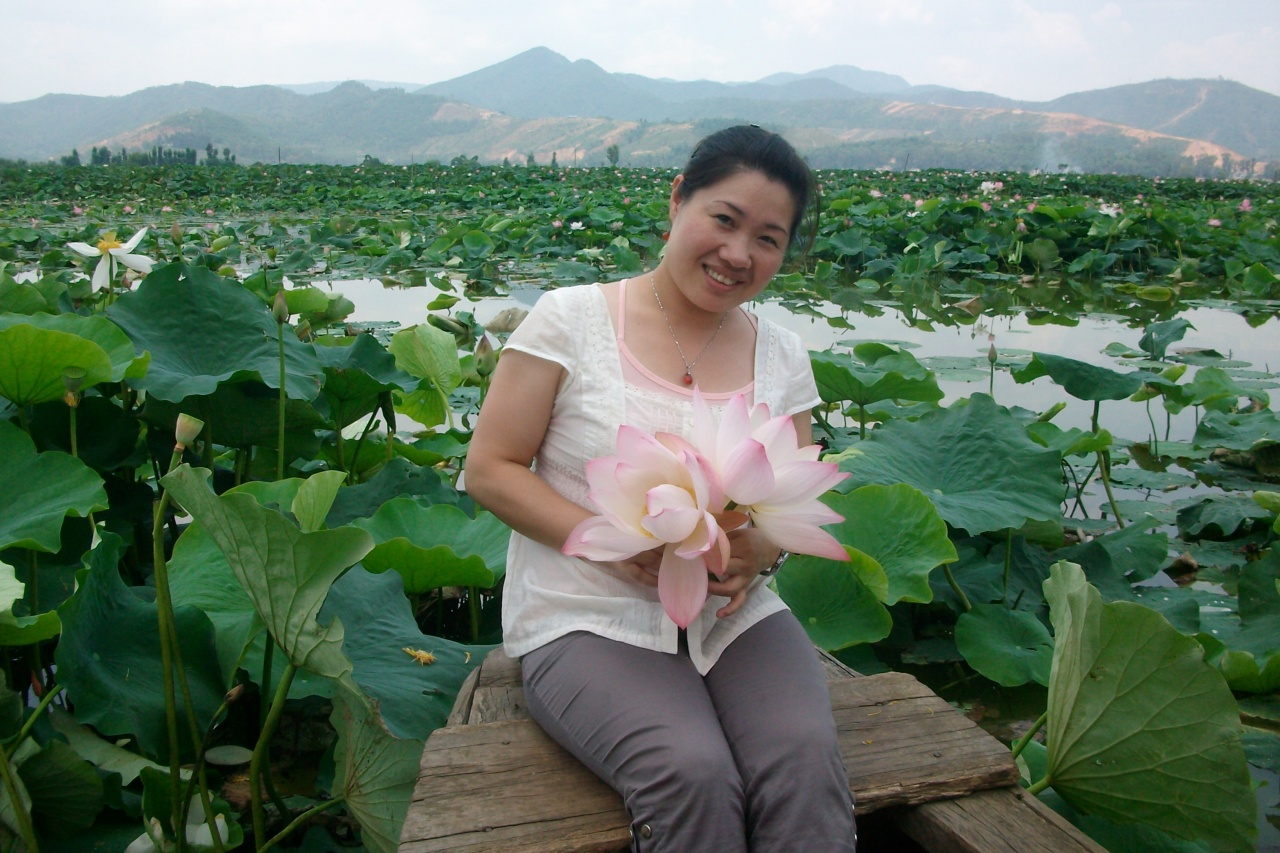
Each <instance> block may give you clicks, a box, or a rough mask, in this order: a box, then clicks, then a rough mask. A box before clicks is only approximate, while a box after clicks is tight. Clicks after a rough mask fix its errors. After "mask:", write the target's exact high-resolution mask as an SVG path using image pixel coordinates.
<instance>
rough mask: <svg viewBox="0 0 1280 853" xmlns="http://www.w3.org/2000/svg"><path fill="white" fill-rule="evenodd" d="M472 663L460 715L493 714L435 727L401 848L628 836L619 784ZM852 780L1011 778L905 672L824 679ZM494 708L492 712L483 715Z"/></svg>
mask: <svg viewBox="0 0 1280 853" xmlns="http://www.w3.org/2000/svg"><path fill="white" fill-rule="evenodd" d="M485 684H486V675H485V674H484V673H482V674H481V676H480V678H479V680H478V682H477V686H476V691H475V698H474V700H473V702H472V705H471V710H470V712H469V715H470V717H471V718H476V716H477V713H478V710H477V709H483V708H486V707H487V709H488V710H484V711H483V713H486V714H488V713H495V708H497V709H498V710H497V711H496V714H497V716H498V717H499V718H500V720H501V721H499V722H489V723H470V724H466V725H459V726H454V727H449V728H444V729H440V730H438V731H436V732H435V733H433V734H432V735H431V738H430V740H428V742H427V749H426V751H425V752H424V754H423V760H422V768H421V776H420V777H419V780H418V785H417V788H416V790H415V792H414V797H413V801H412V802H411V804H410V807H409V817H408V818H407V819H406V821H405V828H404V832H403V834H402V836H401V850H402V851H423V853H425V851H433V850H454V851H470V850H481V849H490V850H509V851H523V850H547V849H549V848H547V847H546V846H545V844H546V839H548V838H559V839H561V840H563V841H565V842H566V843H568V842H569V841H570V840H571V839H572V844H579V841H578V839H584V840H585V841H586V842H587V843H588V844H594V843H597V842H598V843H599V844H600V845H603V846H599V847H590V846H566V847H565V848H564V849H566V850H589V849H598V850H610V849H617V848H616V847H610V846H609V845H615V844H618V843H621V844H623V845H625V843H626V839H627V823H628V820H627V815H626V812H625V811H624V810H623V808H622V804H621V801H620V800H619V798H618V796H617V794H615V793H614V792H613V791H612V790H611V789H609V788H608V786H606V785H605V784H604V783H602V782H601V781H600V780H598V779H597V778H596V777H595V776H593V775H592V774H591V773H590V772H589V771H587V770H586V769H585V768H583V767H582V766H581V765H579V764H578V762H577V761H576V760H575V759H573V758H572V757H571V756H569V755H568V754H567V753H565V752H564V751H563V750H561V749H560V748H559V747H558V746H557V745H556V744H554V743H553V742H552V741H551V740H550V739H549V738H548V737H547V736H546V735H544V734H543V733H542V731H541V730H540V729H539V728H538V726H537V725H536V724H535V723H534V722H532V721H531V720H528V719H518V718H515V714H514V712H513V706H512V705H510V704H507V703H505V702H503V701H496V702H493V703H490V702H489V700H488V699H486V698H485V696H486V689H487V695H488V696H490V697H506V698H508V699H509V698H510V697H511V691H513V690H516V689H517V688H513V687H510V686H504V684H503V682H502V681H501V680H500V679H494V680H493V681H491V682H490V686H489V687H488V688H486V687H485ZM831 692H832V697H831V698H832V707H833V710H834V712H835V715H836V723H837V727H838V731H839V736H840V744H841V752H842V754H843V757H844V761H845V766H846V767H847V768H848V770H849V784H850V787H851V788H852V789H853V791H854V794H855V796H856V797H857V800H858V808H859V810H860V811H862V812H866V811H871V810H874V809H877V808H883V807H885V806H889V805H903V804H912V803H920V802H927V801H929V800H934V799H938V798H939V797H951V796H957V795H960V794H964V793H967V792H969V791H973V790H975V789H978V788H986V787H991V786H995V785H1009V784H1011V783H1013V782H1015V781H1016V780H1017V768H1016V767H1015V765H1014V763H1013V761H1012V759H1011V758H1010V757H1009V751H1008V750H1007V749H1005V748H1004V747H1003V746H1001V745H1000V743H999V742H998V741H996V740H994V739H993V738H991V737H990V736H989V735H988V734H986V733H985V732H983V731H982V730H981V729H979V728H978V727H977V726H976V725H974V724H973V723H972V722H970V721H969V720H967V719H965V718H964V717H963V716H961V715H960V714H957V713H956V712H955V711H954V710H953V709H951V708H950V707H949V706H948V705H947V704H946V703H945V702H943V701H942V700H941V699H939V698H938V697H937V696H935V695H934V694H933V693H932V692H931V691H929V690H928V688H926V687H924V686H923V685H921V684H920V683H919V682H918V681H916V679H914V678H912V677H911V676H910V675H906V674H903V673H896V672H890V673H884V674H883V675H875V676H870V677H867V678H856V679H854V678H842V679H839V680H838V681H835V682H833V683H832V684H831ZM490 719H492V717H490Z"/></svg>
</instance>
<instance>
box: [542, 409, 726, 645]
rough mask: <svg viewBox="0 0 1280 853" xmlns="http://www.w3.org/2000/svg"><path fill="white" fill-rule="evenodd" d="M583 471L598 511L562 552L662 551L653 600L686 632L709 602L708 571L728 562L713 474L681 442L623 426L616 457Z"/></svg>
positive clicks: (603, 555)
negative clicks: (659, 549) (655, 597)
mask: <svg viewBox="0 0 1280 853" xmlns="http://www.w3.org/2000/svg"><path fill="white" fill-rule="evenodd" d="M672 439H674V441H672ZM681 445H684V446H681ZM586 473H587V483H588V484H589V485H590V487H591V489H590V492H589V494H590V496H591V500H592V501H594V502H595V504H596V506H597V507H599V508H600V512H601V514H600V515H598V516H594V517H592V518H589V519H587V520H586V521H584V522H582V523H581V524H579V525H578V526H577V527H575V528H574V529H573V532H572V533H571V534H570V535H569V538H568V540H566V542H565V544H564V549H563V550H564V552H565V553H566V554H570V555H572V556H575V557H583V558H586V559H588V560H626V559H629V558H631V557H634V556H635V555H637V554H640V553H642V552H644V551H650V550H653V549H655V548H662V549H663V550H662V562H661V564H660V565H659V567H658V598H659V599H660V600H661V601H662V605H663V608H664V609H665V610H666V611H667V615H668V616H670V617H671V619H672V621H673V622H675V623H676V624H677V625H679V626H680V627H681V628H687V627H688V626H689V623H691V622H692V621H693V619H694V617H696V616H697V615H698V612H699V611H700V610H701V609H702V605H703V603H704V602H705V601H706V599H707V572H709V571H710V572H712V573H714V574H716V575H719V574H720V573H722V572H723V571H724V566H725V563H726V562H727V561H728V559H729V539H728V537H727V536H726V535H725V532H724V530H723V529H722V528H721V526H720V523H719V521H717V519H716V517H715V514H714V510H723V508H724V502H725V500H724V492H723V490H722V489H720V487H719V483H718V482H717V480H716V477H715V475H714V472H712V471H711V470H710V469H709V468H708V466H707V464H706V460H704V459H702V458H701V457H699V456H698V455H697V454H696V453H694V452H693V451H692V449H690V448H689V447H688V446H687V443H685V442H683V441H682V440H681V439H679V438H677V437H675V436H671V435H666V434H660V435H659V436H650V435H647V434H645V433H643V432H641V431H640V430H638V429H636V428H635V427H632V426H629V425H625V424H624V425H623V426H621V427H619V428H618V454H617V455H616V456H605V457H602V458H600V459H593V460H592V461H591V462H588V463H587V471H586ZM733 521H734V519H729V522H730V523H732V522H733ZM739 523H740V520H739ZM735 526H736V525H735Z"/></svg>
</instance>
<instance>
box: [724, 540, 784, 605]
mask: <svg viewBox="0 0 1280 853" xmlns="http://www.w3.org/2000/svg"><path fill="white" fill-rule="evenodd" d="M728 536H729V563H728V565H727V566H726V567H725V573H724V577H723V579H721V580H715V579H714V578H713V579H712V580H711V581H710V582H709V583H708V584H707V594H708V595H727V596H729V603H728V604H726V605H725V606H724V607H721V608H720V609H719V610H717V611H716V616H717V617H719V618H721V619H723V618H725V617H726V616H732V615H733V614H734V613H737V612H738V610H739V609H741V607H742V605H743V604H745V603H746V601H747V593H748V591H749V590H750V587H751V584H752V583H753V582H754V581H755V579H756V577H757V576H758V575H759V574H760V573H761V572H762V571H764V570H765V569H767V568H769V566H771V565H773V562H774V560H776V559H778V555H779V554H780V553H782V549H780V548H779V547H778V546H777V545H774V544H773V543H772V542H770V541H769V540H768V538H767V537H766V536H765V535H764V534H763V533H761V532H760V530H759V529H758V528H755V527H739V528H738V529H737V530H730V531H729V532H728Z"/></svg>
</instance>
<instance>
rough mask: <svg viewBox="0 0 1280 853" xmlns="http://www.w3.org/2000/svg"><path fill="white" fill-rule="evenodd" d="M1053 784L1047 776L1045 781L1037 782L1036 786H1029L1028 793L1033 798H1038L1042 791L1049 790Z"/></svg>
mask: <svg viewBox="0 0 1280 853" xmlns="http://www.w3.org/2000/svg"><path fill="white" fill-rule="evenodd" d="M1051 784H1052V780H1051V779H1050V778H1049V777H1048V776H1045V777H1044V778H1043V779H1041V780H1040V781H1039V782H1036V783H1035V784H1034V785H1030V786H1028V787H1027V793H1028V794H1031V795H1032V796H1033V797H1034V796H1037V795H1039V793H1040V792H1041V791H1043V790H1044V789H1045V788H1048V787H1049V785H1051Z"/></svg>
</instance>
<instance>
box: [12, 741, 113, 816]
mask: <svg viewBox="0 0 1280 853" xmlns="http://www.w3.org/2000/svg"><path fill="white" fill-rule="evenodd" d="M18 775H20V776H21V777H22V785H23V787H24V788H26V789H27V794H28V795H29V796H30V797H31V818H32V821H33V822H34V823H35V826H36V830H37V831H38V832H39V833H40V834H41V835H45V836H50V837H54V838H68V837H71V836H74V835H76V834H78V833H80V832H82V831H84V830H85V829H87V828H88V827H89V826H91V825H92V824H93V821H94V819H95V818H96V817H97V816H98V812H100V811H102V805H103V788H102V780H101V779H99V778H98V774H97V773H95V772H94V769H93V765H92V764H90V763H89V762H87V761H85V760H84V758H82V757H81V756H79V755H77V754H76V752H75V750H73V749H72V748H71V747H69V746H67V745H66V744H65V743H63V742H62V741H59V740H51V741H49V742H48V743H46V744H44V746H42V747H41V748H40V751H39V752H37V753H36V754H35V755H32V756H31V757H29V758H27V759H26V760H25V761H23V762H22V764H21V766H19V768H18Z"/></svg>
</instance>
